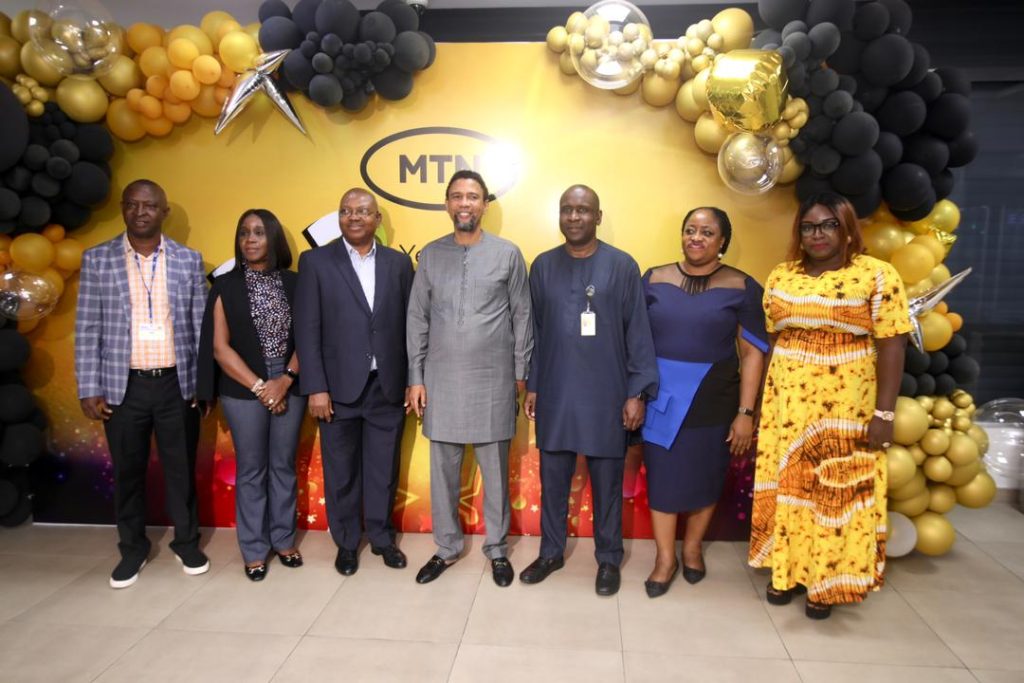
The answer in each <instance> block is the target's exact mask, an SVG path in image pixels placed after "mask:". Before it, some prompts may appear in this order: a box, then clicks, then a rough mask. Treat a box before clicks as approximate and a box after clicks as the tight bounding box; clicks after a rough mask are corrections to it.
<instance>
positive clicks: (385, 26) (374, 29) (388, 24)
mask: <svg viewBox="0 0 1024 683" xmlns="http://www.w3.org/2000/svg"><path fill="white" fill-rule="evenodd" d="M396 33H397V31H396V30H395V22H393V21H391V17H389V16H388V15H386V14H384V13H383V12H369V13H368V14H367V15H366V16H364V17H363V19H362V21H360V22H359V40H372V41H374V42H376V43H390V42H391V41H392V40H394V39H395V35H396Z"/></svg>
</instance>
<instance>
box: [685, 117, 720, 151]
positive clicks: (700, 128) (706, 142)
mask: <svg viewBox="0 0 1024 683" xmlns="http://www.w3.org/2000/svg"><path fill="white" fill-rule="evenodd" d="M693 137H694V139H695V140H696V141H697V146H698V147H700V148H701V149H702V150H703V151H705V152H707V153H708V154H718V150H720V149H721V148H722V145H723V144H725V139H726V138H727V137H729V131H728V130H727V129H726V128H725V126H723V125H722V124H720V123H719V122H718V121H716V120H715V117H714V116H712V115H711V114H710V113H709V112H704V113H703V114H701V115H700V118H699V119H697V123H696V124H695V125H694V127H693Z"/></svg>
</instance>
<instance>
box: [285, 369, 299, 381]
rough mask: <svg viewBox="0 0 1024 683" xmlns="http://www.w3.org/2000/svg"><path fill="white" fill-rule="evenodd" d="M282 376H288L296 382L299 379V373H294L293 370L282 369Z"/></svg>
mask: <svg viewBox="0 0 1024 683" xmlns="http://www.w3.org/2000/svg"><path fill="white" fill-rule="evenodd" d="M284 374H286V375H288V376H289V377H291V378H292V379H293V380H296V381H298V379H299V373H297V372H295V371H294V370H292V369H291V368H285V369H284Z"/></svg>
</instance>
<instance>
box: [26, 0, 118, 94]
mask: <svg viewBox="0 0 1024 683" xmlns="http://www.w3.org/2000/svg"><path fill="white" fill-rule="evenodd" d="M36 9H38V10H40V11H41V12H45V13H46V14H47V15H49V16H48V18H47V17H44V16H41V15H36V16H34V17H33V18H31V19H30V20H29V27H28V30H29V37H30V38H31V40H32V43H33V44H34V45H35V46H36V48H37V50H38V51H39V54H40V55H41V56H42V58H43V60H45V61H46V63H47V64H49V65H50V66H52V67H53V68H55V69H57V70H58V71H60V72H61V73H62V74H64V75H65V76H71V75H78V76H92V77H99V76H102V75H104V74H105V73H107V72H108V71H110V69H111V68H112V67H113V66H114V58H115V57H116V56H117V55H118V53H120V52H121V50H122V47H121V46H122V44H123V36H122V35H121V29H120V28H119V27H118V26H117V24H115V23H114V20H113V17H112V16H111V14H110V12H108V11H107V9H106V8H105V7H104V6H103V5H102V4H101V3H99V2H97V1H96V0H70V1H65V0H44V1H43V2H37V3H36Z"/></svg>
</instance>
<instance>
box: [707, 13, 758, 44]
mask: <svg viewBox="0 0 1024 683" xmlns="http://www.w3.org/2000/svg"><path fill="white" fill-rule="evenodd" d="M711 27H712V28H713V29H714V31H715V33H717V34H718V35H720V36H721V37H722V48H721V49H720V50H718V51H719V52H730V51H732V50H739V49H742V48H748V47H750V41H751V39H752V38H753V37H754V20H753V19H751V18H750V15H749V14H747V13H746V12H744V11H743V10H741V9H740V8H738V7H729V8H727V9H724V10H722V11H721V12H719V13H718V14H716V15H715V16H714V17H712V18H711Z"/></svg>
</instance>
